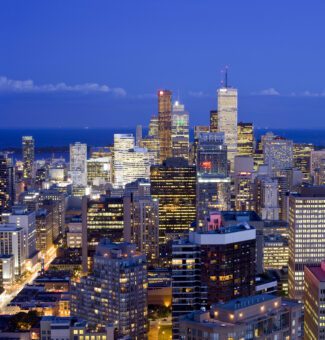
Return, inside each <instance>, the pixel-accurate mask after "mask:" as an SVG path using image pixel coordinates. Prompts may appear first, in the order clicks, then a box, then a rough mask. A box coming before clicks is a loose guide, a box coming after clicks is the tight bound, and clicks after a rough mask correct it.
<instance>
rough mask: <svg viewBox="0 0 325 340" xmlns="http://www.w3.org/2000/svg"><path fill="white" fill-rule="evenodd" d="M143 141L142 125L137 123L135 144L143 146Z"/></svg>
mask: <svg viewBox="0 0 325 340" xmlns="http://www.w3.org/2000/svg"><path fill="white" fill-rule="evenodd" d="M141 141H142V125H137V128H136V134H135V145H136V146H141Z"/></svg>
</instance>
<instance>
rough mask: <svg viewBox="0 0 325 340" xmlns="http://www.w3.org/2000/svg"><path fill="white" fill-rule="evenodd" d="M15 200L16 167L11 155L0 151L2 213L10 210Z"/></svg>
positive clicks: (0, 204) (0, 199) (0, 209)
mask: <svg viewBox="0 0 325 340" xmlns="http://www.w3.org/2000/svg"><path fill="white" fill-rule="evenodd" d="M14 202H15V169H14V166H13V163H12V159H11V158H10V157H9V155H8V154H7V153H0V215H1V214H2V213H3V212H4V211H7V210H9V209H10V208H11V206H12V205H13V204H14ZM0 218H1V217H0Z"/></svg>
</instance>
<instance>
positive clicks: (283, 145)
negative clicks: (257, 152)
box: [262, 132, 293, 172]
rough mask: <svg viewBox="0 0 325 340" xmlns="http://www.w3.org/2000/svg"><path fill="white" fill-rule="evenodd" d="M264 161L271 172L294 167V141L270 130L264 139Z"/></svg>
mask: <svg viewBox="0 0 325 340" xmlns="http://www.w3.org/2000/svg"><path fill="white" fill-rule="evenodd" d="M262 144H263V154H264V163H265V164H267V165H268V166H269V168H270V171H271V172H275V171H277V170H283V169H286V168H292V166H293V142H292V140H288V139H285V138H281V137H278V136H275V135H273V133H272V132H268V133H267V134H266V135H265V136H264V139H263V141H262Z"/></svg>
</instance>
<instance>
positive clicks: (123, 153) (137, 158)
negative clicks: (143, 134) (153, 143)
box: [113, 134, 153, 188]
mask: <svg viewBox="0 0 325 340" xmlns="http://www.w3.org/2000/svg"><path fill="white" fill-rule="evenodd" d="M113 159H114V160H113V164H114V165H113V168H114V171H113V173H114V185H115V187H120V188H124V187H125V185H126V184H127V183H131V182H134V181H135V180H137V179H138V178H149V176H150V165H151V163H152V162H153V160H152V155H151V154H150V153H149V152H148V150H147V149H146V148H140V147H135V145H134V137H133V135H132V134H114V158H113Z"/></svg>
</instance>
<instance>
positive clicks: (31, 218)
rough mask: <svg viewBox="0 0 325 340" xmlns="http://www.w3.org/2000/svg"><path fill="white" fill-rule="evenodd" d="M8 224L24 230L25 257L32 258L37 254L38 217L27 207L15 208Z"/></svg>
mask: <svg viewBox="0 0 325 340" xmlns="http://www.w3.org/2000/svg"><path fill="white" fill-rule="evenodd" d="M8 222H9V223H12V224H15V225H16V226H17V227H19V228H22V229H23V235H24V237H23V241H24V247H25V257H26V258H31V257H32V256H34V255H35V253H36V216H35V211H29V210H28V209H27V207H26V206H14V207H13V208H12V212H11V214H10V215H9V216H8Z"/></svg>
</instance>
